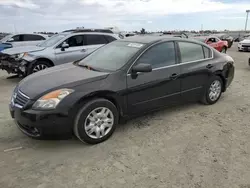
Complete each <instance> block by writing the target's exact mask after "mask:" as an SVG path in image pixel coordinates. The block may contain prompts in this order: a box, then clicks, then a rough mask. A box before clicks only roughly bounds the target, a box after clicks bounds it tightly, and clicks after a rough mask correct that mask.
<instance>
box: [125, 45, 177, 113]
mask: <svg viewBox="0 0 250 188" xmlns="http://www.w3.org/2000/svg"><path fill="white" fill-rule="evenodd" d="M176 59H177V57H176V48H175V43H174V42H163V43H158V44H155V45H153V46H151V47H150V48H149V49H148V50H146V51H145V52H144V53H143V54H142V55H141V56H140V57H139V59H138V60H137V61H136V62H135V63H134V65H133V66H135V65H138V64H140V63H146V64H150V65H151V66H152V72H148V73H138V74H137V76H135V75H134V74H131V72H130V71H129V74H128V75H127V89H128V95H127V101H128V109H129V112H130V113H131V114H137V113H140V112H144V111H148V110H151V109H154V108H158V107H161V106H165V105H172V104H174V103H177V102H178V101H179V100H180V90H181V89H180V78H179V77H178V75H179V74H180V67H179V66H178V64H176ZM133 66H132V67H133Z"/></svg>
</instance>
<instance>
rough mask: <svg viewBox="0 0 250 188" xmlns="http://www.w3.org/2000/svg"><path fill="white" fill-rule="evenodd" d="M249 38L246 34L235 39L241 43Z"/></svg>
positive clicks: (249, 35)
mask: <svg viewBox="0 0 250 188" xmlns="http://www.w3.org/2000/svg"><path fill="white" fill-rule="evenodd" d="M249 37H250V34H245V35H243V36H238V37H236V38H235V39H234V42H241V41H243V40H244V39H246V38H249Z"/></svg>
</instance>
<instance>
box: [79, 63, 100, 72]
mask: <svg viewBox="0 0 250 188" xmlns="http://www.w3.org/2000/svg"><path fill="white" fill-rule="evenodd" d="M77 65H78V66H80V67H84V68H86V69H88V70H92V71H97V72H100V71H99V70H97V69H95V68H93V67H91V66H89V65H80V64H79V63H77Z"/></svg>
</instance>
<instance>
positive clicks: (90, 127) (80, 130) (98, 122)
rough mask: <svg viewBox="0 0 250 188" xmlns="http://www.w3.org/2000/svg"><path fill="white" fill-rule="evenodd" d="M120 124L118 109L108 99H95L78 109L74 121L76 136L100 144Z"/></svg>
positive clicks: (81, 139)
mask: <svg viewBox="0 0 250 188" xmlns="http://www.w3.org/2000/svg"><path fill="white" fill-rule="evenodd" d="M117 124H118V111H117V109H116V107H115V105H114V104H113V103H112V102H110V101H109V100H106V99H94V100H91V101H89V102H87V103H85V104H84V105H83V107H82V108H81V109H80V110H79V111H78V113H77V116H76V118H75V123H74V134H75V135H76V137H77V138H78V139H79V140H80V141H82V142H85V143H88V144H98V143H100V142H103V141H105V140H107V139H108V138H109V137H110V136H111V135H112V134H113V132H114V131H115V128H116V125H117Z"/></svg>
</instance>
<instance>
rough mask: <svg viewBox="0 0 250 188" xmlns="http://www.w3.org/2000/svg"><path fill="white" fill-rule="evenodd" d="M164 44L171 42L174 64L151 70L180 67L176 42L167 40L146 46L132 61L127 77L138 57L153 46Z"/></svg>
mask: <svg viewBox="0 0 250 188" xmlns="http://www.w3.org/2000/svg"><path fill="white" fill-rule="evenodd" d="M164 42H173V43H174V48H175V64H173V65H167V66H163V67H157V68H154V69H152V71H154V70H159V69H164V68H168V67H174V66H178V65H180V64H179V63H178V59H179V58H178V54H177V44H176V41H175V40H169V41H160V42H157V43H154V44H152V45H150V46H148V47H147V48H146V49H144V50H143V51H142V52H141V53H140V54H139V55H138V56H137V58H136V59H135V60H134V62H133V63H132V64H131V66H130V67H129V68H128V71H127V75H130V74H131V69H132V67H133V66H134V65H135V64H136V63H137V61H138V60H139V59H140V57H141V56H142V55H143V54H144V53H145V52H146V51H148V50H149V49H150V48H152V47H154V46H155V45H158V44H161V43H164Z"/></svg>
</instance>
